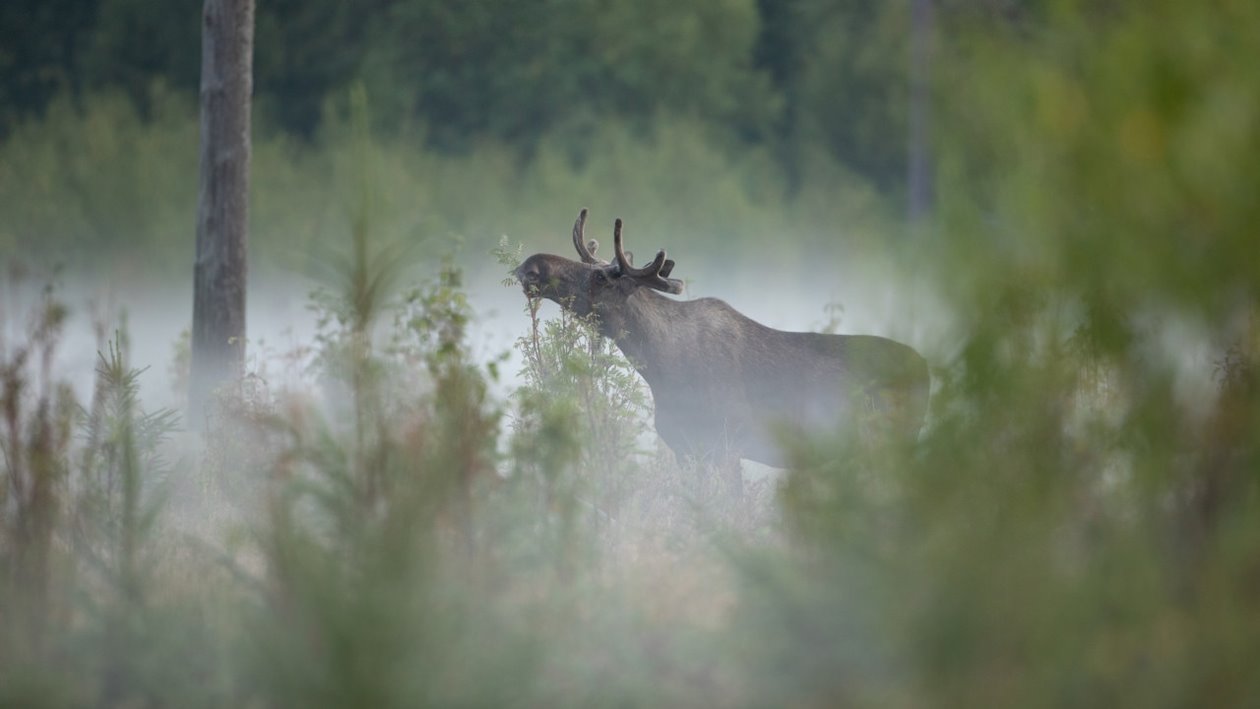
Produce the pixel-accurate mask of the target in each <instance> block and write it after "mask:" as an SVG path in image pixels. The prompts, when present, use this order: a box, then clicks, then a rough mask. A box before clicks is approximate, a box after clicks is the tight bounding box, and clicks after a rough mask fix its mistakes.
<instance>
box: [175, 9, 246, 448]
mask: <svg viewBox="0 0 1260 709" xmlns="http://www.w3.org/2000/svg"><path fill="white" fill-rule="evenodd" d="M253 58H254V0H205V5H204V7H203V10H202V27H201V160H200V173H201V189H200V192H199V193H198V201H197V256H196V262H195V264H194V266H193V325H192V351H191V355H192V363H191V368H192V371H191V372H190V377H189V384H190V389H189V392H188V406H189V408H188V411H189V417H190V420H191V421H194V422H200V421H204V417H205V413H206V411H207V409H206V404H207V403H208V400H209V396H210V393H211V392H212V391H214V389H215V388H216V387H218V386H221V385H222V384H223V383H225V382H229V381H234V380H236V379H237V378H239V377H240V375H241V371H242V368H243V365H244V358H245V277H246V254H245V251H246V244H247V242H248V234H249V158H250V131H249V122H250V119H249V115H250V94H251V93H252V90H253ZM196 425H199V423H198V424H196Z"/></svg>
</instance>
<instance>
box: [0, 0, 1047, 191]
mask: <svg viewBox="0 0 1260 709" xmlns="http://www.w3.org/2000/svg"><path fill="white" fill-rule="evenodd" d="M1036 4H1037V3H1031V4H1030V3H1002V2H996V1H995V2H988V3H981V4H980V7H982V8H986V10H985V12H983V13H980V14H984V15H986V16H989V17H990V18H992V19H993V21H995V22H1003V23H1011V22H1018V21H1027V20H1028V18H1029V17H1031V15H1032V11H1031V10H1030V9H1029V8H1030V7H1031V6H1032V5H1036ZM953 5H957V6H958V7H957V8H954V7H952V6H953ZM974 5H975V4H974V3H945V4H943V6H942V7H940V8H938V14H939V15H940V16H942V17H943V18H945V19H947V20H948V19H951V18H955V17H961V16H974V15H976V14H977V11H976V10H975V9H974V8H973V6H974ZM200 7H201V3H200V2H199V0H170V1H169V2H162V3H152V2H144V1H142V0H55V1H53V2H45V1H43V0H12V1H11V2H7V3H5V6H4V8H3V9H0V32H2V33H3V36H0V47H3V48H4V49H3V52H0V135H7V134H9V133H10V132H11V131H12V130H13V127H14V125H15V124H17V123H18V122H20V121H22V120H23V119H29V118H38V117H40V116H43V115H44V113H45V111H46V110H47V109H48V106H49V104H50V102H52V101H53V100H54V99H55V98H56V97H57V96H59V95H64V94H69V95H70V96H72V97H74V99H75V100H80V101H81V100H82V99H83V98H84V97H85V96H88V95H90V94H92V93H93V92H99V91H102V90H120V91H122V92H123V93H125V95H126V96H127V97H128V98H129V99H130V100H131V102H132V103H133V104H134V105H135V106H136V107H137V108H138V110H139V111H140V112H141V114H142V115H144V116H146V117H147V116H149V115H150V114H151V112H152V111H154V110H155V107H154V106H153V105H152V103H153V98H152V89H153V86H154V85H155V84H161V85H163V86H165V87H166V88H167V89H169V90H171V91H174V92H176V93H177V94H180V95H185V96H195V93H196V90H197V85H198V79H199V61H200V51H199V42H200V24H199V20H200ZM908 14H909V10H908V3H895V4H884V3H876V4H872V3H866V2H854V1H853V0H826V1H823V0H785V1H783V2H778V1H774V2H772V1H769V0H761V1H758V0H698V1H696V2H670V1H668V0H648V1H645V2H635V3H627V2H609V1H607V0H576V1H563V2H561V1H557V0H470V1H468V2H444V1H441V0H368V1H366V2H357V3H353V4H348V3H344V2H338V1H336V0H310V1H303V0H275V1H274V2H260V3H259V4H258V8H257V32H256V58H255V89H256V96H257V101H258V112H259V113H260V117H261V121H260V125H261V126H264V127H267V128H271V129H275V130H279V131H283V132H285V133H288V134H291V135H295V136H300V137H302V138H304V139H309V138H311V137H312V136H313V135H315V134H316V133H317V132H318V130H319V128H320V125H321V122H322V120H323V119H324V117H325V116H326V114H327V112H328V110H329V109H330V102H332V103H333V104H336V103H337V102H338V100H339V99H340V100H341V104H343V106H344V103H345V101H344V96H345V91H346V89H347V88H349V86H350V85H351V84H353V83H354V82H356V81H363V82H364V83H365V84H366V85H367V87H368V92H369V96H370V99H371V101H372V105H373V113H374V116H375V120H376V122H377V123H378V127H381V128H386V129H390V130H407V129H409V127H412V126H416V125H418V126H422V127H423V131H424V138H425V140H426V141H427V143H428V144H429V145H431V146H437V147H440V148H441V149H443V150H446V151H459V150H467V149H468V148H469V147H470V146H471V145H473V144H475V143H476V142H477V141H478V140H480V139H484V138H492V139H496V140H499V141H502V142H505V143H507V144H509V145H512V146H513V147H516V148H519V149H521V150H524V151H528V150H529V149H531V148H532V147H534V146H536V145H537V143H538V141H540V140H542V139H543V138H544V137H545V136H550V135H564V136H566V140H567V142H568V143H569V145H568V146H567V147H571V148H572V149H573V150H575V151H576V154H577V155H579V156H580V155H584V154H586V151H589V149H590V148H591V147H592V145H591V142H590V139H591V137H592V134H593V133H594V132H596V130H597V126H598V125H599V124H600V123H601V122H602V121H604V120H606V119H609V118H616V119H618V120H621V121H626V122H628V123H631V124H632V125H635V126H636V127H638V128H640V129H643V130H646V129H647V127H648V126H649V125H650V124H651V122H652V121H653V120H654V119H656V118H657V117H658V116H660V115H661V114H676V115H683V116H688V117H691V118H695V119H698V120H700V121H703V122H705V123H706V124H709V125H711V126H715V127H718V128H719V129H720V132H721V133H723V134H724V135H725V137H726V138H728V139H730V140H731V141H736V142H737V143H739V144H744V145H748V144H753V145H769V146H773V148H774V150H775V151H776V154H777V155H778V156H779V157H780V158H781V159H782V160H784V161H785V162H786V163H788V164H791V163H793V162H794V161H795V160H797V159H799V157H800V153H801V152H803V151H813V150H823V151H825V152H826V153H828V154H830V155H831V156H833V157H835V158H837V159H839V160H840V161H842V162H843V163H845V164H846V165H848V166H850V167H851V168H853V169H854V170H856V171H857V172H859V173H860V174H862V175H864V176H866V177H867V178H869V179H871V180H874V181H875V182H877V183H879V184H880V185H881V186H894V185H898V184H899V183H900V182H901V180H902V178H903V173H904V163H905V159H904V158H905V156H904V151H905V136H904V133H905V122H906V121H905V112H906V106H905V97H906V87H905V84H906V77H905V74H906V70H907V67H908V61H909V59H908V52H907V41H908V39H907V37H908V33H907V28H908V23H909V17H908ZM331 108H334V110H335V106H332V107H331Z"/></svg>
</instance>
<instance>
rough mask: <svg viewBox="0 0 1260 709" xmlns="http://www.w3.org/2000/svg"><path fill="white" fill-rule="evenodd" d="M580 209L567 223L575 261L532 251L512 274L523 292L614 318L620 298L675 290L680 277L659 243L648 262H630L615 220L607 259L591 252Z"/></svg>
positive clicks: (603, 318)
mask: <svg viewBox="0 0 1260 709" xmlns="http://www.w3.org/2000/svg"><path fill="white" fill-rule="evenodd" d="M586 215H587V211H586V210H585V209H583V210H582V211H581V212H579V213H578V218H577V221H576V222H574V223H573V248H575V249H576V250H577V253H578V256H579V258H580V259H581V260H580V261H572V260H570V259H567V258H564V257H562V256H555V255H552V254H535V255H533V256H530V257H529V258H527V259H525V262H524V263H522V264H521V265H520V267H518V268H517V269H516V272H515V273H516V278H517V280H518V281H520V283H521V286H522V287H523V288H524V289H525V294H526V295H527V296H531V297H534V296H537V297H543V298H547V299H549V300H553V301H555V302H557V303H559V304H561V305H562V306H564V307H566V308H570V309H572V310H573V311H574V312H575V313H577V314H579V315H583V316H585V315H590V314H591V313H592V312H594V313H596V314H597V316H598V317H600V319H601V322H603V321H607V320H609V319H616V313H617V309H618V307H619V306H620V304H622V303H625V302H626V301H627V300H629V299H630V298H631V297H632V296H633V295H634V294H635V293H636V292H637V291H640V290H644V289H651V290H658V291H664V292H666V293H672V294H674V295H678V294H680V293H682V291H683V282H682V281H680V280H678V279H676V278H670V277H669V274H670V272H671V271H673V270H674V262H673V260H671V259H669V258H668V257H667V256H666V254H665V250H664V249H661V251H660V252H658V253H657V254H656V258H655V259H653V260H652V262H651V263H649V264H648V265H646V266H644V267H642V268H635V267H634V265H633V263H632V261H633V258H634V256H633V254H632V253H630V252H627V251H626V250H625V248H624V247H623V245H622V239H621V220H620V219H617V220H616V221H615V222H614V223H613V262H612V263H609V262H607V261H604V260H602V259H599V258H597V257H596V256H595V253H596V251H598V250H599V242H598V241H596V240H594V239H591V240H589V241H587V240H586Z"/></svg>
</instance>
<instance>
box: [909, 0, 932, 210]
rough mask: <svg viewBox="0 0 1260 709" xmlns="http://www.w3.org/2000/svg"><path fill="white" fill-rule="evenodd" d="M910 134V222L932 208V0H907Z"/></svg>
mask: <svg viewBox="0 0 1260 709" xmlns="http://www.w3.org/2000/svg"><path fill="white" fill-rule="evenodd" d="M910 1H911V9H910V13H911V15H910V134H909V136H908V141H909V144H908V146H907V153H908V156H909V160H908V167H907V169H908V174H907V176H906V177H907V193H908V200H907V205H906V211H907V215H908V216H909V218H910V221H911V222H917V221H919V220H921V219H923V218H924V217H926V216H928V214H929V213H930V212H931V211H932V156H931V147H930V141H929V137H928V130H929V128H930V127H931V124H932V121H931V118H932V117H931V107H932V106H931V96H930V85H931V82H930V79H929V73H928V72H929V67H930V63H931V53H932V0H910Z"/></svg>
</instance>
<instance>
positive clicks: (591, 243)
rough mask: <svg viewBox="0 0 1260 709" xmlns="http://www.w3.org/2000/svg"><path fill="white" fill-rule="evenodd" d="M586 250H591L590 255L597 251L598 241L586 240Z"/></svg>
mask: <svg viewBox="0 0 1260 709" xmlns="http://www.w3.org/2000/svg"><path fill="white" fill-rule="evenodd" d="M586 250H587V251H589V252H591V256H594V255H595V252H596V251H599V242H598V241H596V240H594V239H591V240H590V241H588V242H586Z"/></svg>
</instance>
